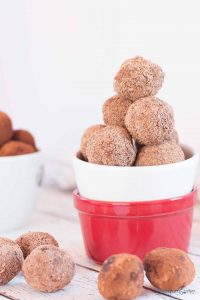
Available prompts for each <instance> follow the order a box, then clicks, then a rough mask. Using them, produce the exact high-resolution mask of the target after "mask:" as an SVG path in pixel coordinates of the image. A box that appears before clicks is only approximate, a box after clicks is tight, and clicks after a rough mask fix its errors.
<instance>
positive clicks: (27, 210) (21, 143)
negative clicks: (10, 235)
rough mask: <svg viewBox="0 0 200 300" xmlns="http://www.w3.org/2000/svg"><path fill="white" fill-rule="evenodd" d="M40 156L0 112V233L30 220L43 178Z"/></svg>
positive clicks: (26, 133) (24, 133)
mask: <svg viewBox="0 0 200 300" xmlns="http://www.w3.org/2000/svg"><path fill="white" fill-rule="evenodd" d="M42 170H43V167H42V158H41V152H40V151H39V150H38V149H37V146H36V143H35V139H34V137H33V135H32V134H31V133H30V132H29V131H27V130H24V129H19V130H14V129H13V125H12V120H11V118H10V117H9V116H8V115H7V114H6V113H4V112H0V205H1V212H0V231H1V232H3V231H7V230H11V229H15V228H18V227H20V226H22V225H23V224H24V223H25V222H26V220H27V219H28V218H29V217H30V214H31V212H32V211H33V209H34V206H35V203H36V195H37V192H38V187H39V184H40V181H41V176H42Z"/></svg>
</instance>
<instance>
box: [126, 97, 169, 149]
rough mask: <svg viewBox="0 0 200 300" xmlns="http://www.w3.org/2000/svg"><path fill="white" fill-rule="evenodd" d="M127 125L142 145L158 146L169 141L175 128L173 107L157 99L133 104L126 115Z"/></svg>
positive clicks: (153, 98) (141, 100) (142, 100)
mask: <svg viewBox="0 0 200 300" xmlns="http://www.w3.org/2000/svg"><path fill="white" fill-rule="evenodd" d="M125 125H126V128H127V129H128V131H129V132H130V134H131V135H132V137H133V139H135V140H136V141H137V142H138V143H139V144H141V145H157V144H160V143H162V142H163V141H164V140H167V139H169V137H170V136H171V134H172V131H173V127H174V117H173V110H172V108H171V106H170V105H169V104H167V103H165V102H164V101H162V100H160V99H158V98H156V97H147V98H143V99H140V100H139V101H136V102H135V103H133V104H132V105H131V106H130V107H129V109H128V112H127V114H126V118H125Z"/></svg>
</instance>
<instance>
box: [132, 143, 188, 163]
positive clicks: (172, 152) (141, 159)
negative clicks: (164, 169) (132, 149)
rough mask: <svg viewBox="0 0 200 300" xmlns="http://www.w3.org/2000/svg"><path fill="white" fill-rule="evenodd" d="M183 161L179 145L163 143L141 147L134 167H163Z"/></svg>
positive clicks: (183, 156) (183, 157)
mask: <svg viewBox="0 0 200 300" xmlns="http://www.w3.org/2000/svg"><path fill="white" fill-rule="evenodd" d="M184 159H185V154H184V152H183V150H182V148H181V146H180V145H179V144H177V143H174V142H171V141H165V142H164V143H162V144H160V145H155V146H144V147H141V149H140V151H139V153H138V155H137V159H136V162H135V165H136V166H154V165H165V164H172V163H176V162H180V161H183V160H184Z"/></svg>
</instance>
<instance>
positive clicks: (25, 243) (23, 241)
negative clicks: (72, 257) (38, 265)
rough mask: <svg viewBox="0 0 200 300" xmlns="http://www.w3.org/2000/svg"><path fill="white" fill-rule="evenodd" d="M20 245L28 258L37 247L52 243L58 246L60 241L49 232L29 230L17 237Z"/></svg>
mask: <svg viewBox="0 0 200 300" xmlns="http://www.w3.org/2000/svg"><path fill="white" fill-rule="evenodd" d="M16 243H17V244H18V245H19V246H20V248H21V250H22V252H23V255H24V258H26V257H27V256H28V255H29V254H30V253H31V252H32V251H33V250H34V249H35V248H37V247H39V246H42V245H52V246H56V247H58V246H59V245H58V242H57V241H56V240H55V239H54V237H53V236H52V235H50V234H49V233H47V232H27V233H25V234H22V235H21V236H19V237H18V238H17V239H16Z"/></svg>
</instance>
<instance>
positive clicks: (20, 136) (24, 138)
mask: <svg viewBox="0 0 200 300" xmlns="http://www.w3.org/2000/svg"><path fill="white" fill-rule="evenodd" d="M12 139H13V140H14V141H20V142H23V143H26V144H29V145H31V146H33V147H34V148H36V145H35V139H34V137H33V135H32V134H31V133H30V132H29V131H27V130H24V129H18V130H14V134H13V137H12Z"/></svg>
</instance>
